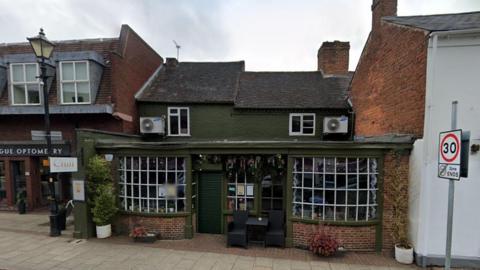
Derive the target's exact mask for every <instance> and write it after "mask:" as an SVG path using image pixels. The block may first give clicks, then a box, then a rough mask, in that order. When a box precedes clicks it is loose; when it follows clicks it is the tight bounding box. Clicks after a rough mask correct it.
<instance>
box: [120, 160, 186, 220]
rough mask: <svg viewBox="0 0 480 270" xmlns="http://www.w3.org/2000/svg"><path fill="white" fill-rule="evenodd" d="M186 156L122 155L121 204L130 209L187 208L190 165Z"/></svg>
mask: <svg viewBox="0 0 480 270" xmlns="http://www.w3.org/2000/svg"><path fill="white" fill-rule="evenodd" d="M185 166H186V165H185V158H183V157H161V156H158V157H152V156H122V157H119V175H120V179H119V198H120V205H121V208H122V209H123V210H125V211H130V212H143V213H178V212H185V204H186V184H187V183H186V168H185Z"/></svg>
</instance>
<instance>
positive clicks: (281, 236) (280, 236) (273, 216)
mask: <svg viewBox="0 0 480 270" xmlns="http://www.w3.org/2000/svg"><path fill="white" fill-rule="evenodd" d="M268 223H269V224H268V229H267V233H266V235H265V242H266V243H265V244H266V245H267V246H280V247H285V220H284V213H283V211H279V210H273V211H270V212H268Z"/></svg>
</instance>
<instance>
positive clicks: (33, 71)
mask: <svg viewBox="0 0 480 270" xmlns="http://www.w3.org/2000/svg"><path fill="white" fill-rule="evenodd" d="M38 76H39V70H38V64H36V63H27V64H11V65H10V78H11V80H10V82H11V87H12V95H11V97H12V105H39V104H40V80H39V79H38Z"/></svg>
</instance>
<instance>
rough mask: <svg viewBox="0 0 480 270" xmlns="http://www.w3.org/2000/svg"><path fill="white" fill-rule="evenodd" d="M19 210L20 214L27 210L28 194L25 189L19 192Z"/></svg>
mask: <svg viewBox="0 0 480 270" xmlns="http://www.w3.org/2000/svg"><path fill="white" fill-rule="evenodd" d="M17 210H18V213H19V214H25V213H26V212H27V194H26V192H25V190H22V191H19V192H18V193H17Z"/></svg>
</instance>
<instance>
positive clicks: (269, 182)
mask: <svg viewBox="0 0 480 270" xmlns="http://www.w3.org/2000/svg"><path fill="white" fill-rule="evenodd" d="M270 210H283V183H282V178H280V177H273V179H272V176H271V175H267V176H265V177H264V178H263V180H262V211H270Z"/></svg>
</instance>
